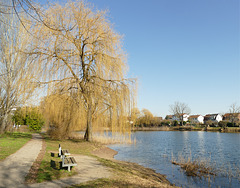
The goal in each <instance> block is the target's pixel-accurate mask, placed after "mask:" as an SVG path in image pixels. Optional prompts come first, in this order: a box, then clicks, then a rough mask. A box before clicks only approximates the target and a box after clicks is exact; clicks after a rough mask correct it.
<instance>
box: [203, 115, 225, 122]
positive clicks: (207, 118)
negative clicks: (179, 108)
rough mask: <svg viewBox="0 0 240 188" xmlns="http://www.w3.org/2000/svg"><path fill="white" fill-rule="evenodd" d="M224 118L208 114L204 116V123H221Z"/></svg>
mask: <svg viewBox="0 0 240 188" xmlns="http://www.w3.org/2000/svg"><path fill="white" fill-rule="evenodd" d="M222 120H223V118H222V116H221V115H220V114H207V115H205V116H204V123H206V122H207V121H213V122H217V123H218V122H219V121H222Z"/></svg>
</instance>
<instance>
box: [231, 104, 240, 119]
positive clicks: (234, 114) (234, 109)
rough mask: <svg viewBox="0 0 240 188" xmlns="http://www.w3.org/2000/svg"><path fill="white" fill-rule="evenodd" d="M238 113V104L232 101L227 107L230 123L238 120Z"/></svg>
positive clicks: (239, 107)
mask: <svg viewBox="0 0 240 188" xmlns="http://www.w3.org/2000/svg"><path fill="white" fill-rule="evenodd" d="M239 113H240V106H238V105H237V103H233V104H232V105H231V106H230V108H229V120H230V121H231V123H236V122H237V121H239V119H238V115H239Z"/></svg>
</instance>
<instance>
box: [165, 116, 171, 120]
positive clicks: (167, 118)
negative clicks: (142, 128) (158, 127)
mask: <svg viewBox="0 0 240 188" xmlns="http://www.w3.org/2000/svg"><path fill="white" fill-rule="evenodd" d="M165 119H166V120H172V119H173V115H166V117H165Z"/></svg>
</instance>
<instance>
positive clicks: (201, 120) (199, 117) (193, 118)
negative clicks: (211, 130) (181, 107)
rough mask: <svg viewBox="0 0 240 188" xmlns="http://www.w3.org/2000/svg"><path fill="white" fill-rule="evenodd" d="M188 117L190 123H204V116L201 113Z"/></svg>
mask: <svg viewBox="0 0 240 188" xmlns="http://www.w3.org/2000/svg"><path fill="white" fill-rule="evenodd" d="M188 119H189V121H191V123H201V124H203V123H204V117H203V116H202V115H191V116H189V118H188Z"/></svg>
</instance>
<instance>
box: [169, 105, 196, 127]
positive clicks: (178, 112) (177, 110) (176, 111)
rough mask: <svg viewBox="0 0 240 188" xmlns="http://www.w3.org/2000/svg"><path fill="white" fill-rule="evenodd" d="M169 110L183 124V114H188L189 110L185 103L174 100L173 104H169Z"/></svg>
mask: <svg viewBox="0 0 240 188" xmlns="http://www.w3.org/2000/svg"><path fill="white" fill-rule="evenodd" d="M170 112H171V113H172V114H173V115H175V116H176V117H177V118H178V119H179V120H180V122H181V125H183V116H184V114H190V113H191V110H190V108H189V107H188V105H187V104H186V103H181V102H178V101H177V102H175V103H174V104H172V105H170Z"/></svg>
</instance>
